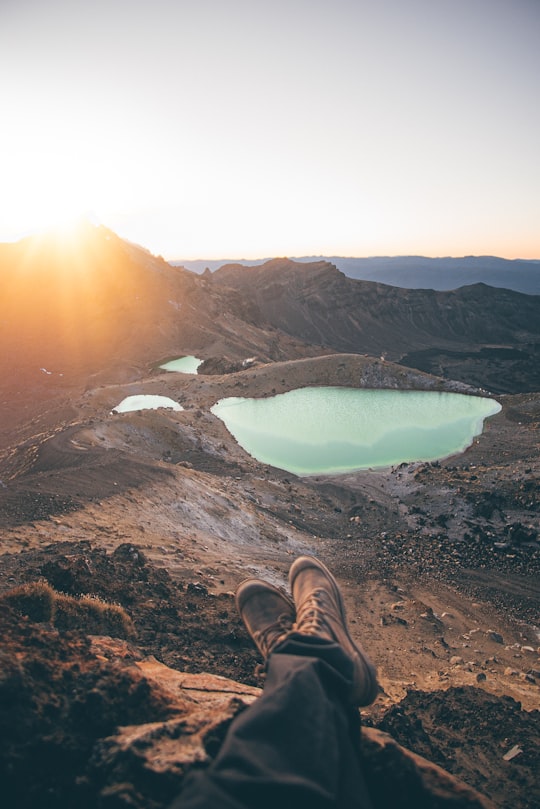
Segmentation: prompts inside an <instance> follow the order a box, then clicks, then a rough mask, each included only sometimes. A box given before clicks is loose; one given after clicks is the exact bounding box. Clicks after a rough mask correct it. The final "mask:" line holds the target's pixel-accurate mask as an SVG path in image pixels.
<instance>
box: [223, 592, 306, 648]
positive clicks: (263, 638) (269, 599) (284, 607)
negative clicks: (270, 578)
mask: <svg viewBox="0 0 540 809" xmlns="http://www.w3.org/2000/svg"><path fill="white" fill-rule="evenodd" d="M236 606H237V607H238V612H239V613H240V615H241V617H242V620H243V622H244V623H245V625H246V629H247V631H248V632H249V634H250V635H251V637H252V638H253V641H254V642H255V645H256V646H257V648H258V650H259V651H260V653H261V654H262V656H263V657H264V659H265V660H266V659H267V658H268V657H269V656H270V655H271V654H272V652H273V651H274V649H275V648H276V646H277V645H278V644H279V643H281V642H282V641H284V640H285V638H286V637H287V635H288V634H289V633H290V632H291V630H292V628H293V624H294V618H295V609H294V604H293V602H292V601H291V599H290V598H288V597H287V596H286V595H285V593H282V592H281V590H278V588H277V587H274V586H273V585H272V584H268V582H265V581H261V580H260V579H245V581H243V582H241V583H240V584H239V586H238V589H237V590H236Z"/></svg>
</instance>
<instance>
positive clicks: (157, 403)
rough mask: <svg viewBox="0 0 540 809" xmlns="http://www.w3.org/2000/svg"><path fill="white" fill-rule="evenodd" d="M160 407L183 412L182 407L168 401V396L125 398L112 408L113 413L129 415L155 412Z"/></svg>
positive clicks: (145, 394) (148, 395)
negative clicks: (146, 411)
mask: <svg viewBox="0 0 540 809" xmlns="http://www.w3.org/2000/svg"><path fill="white" fill-rule="evenodd" d="M160 407H168V408H171V409H172V410H183V409H184V408H183V407H182V405H179V404H178V402H175V401H174V399H169V397H168V396H153V395H151V394H148V393H143V394H140V395H139V396H126V398H125V399H122V401H121V402H120V404H117V405H116V407H113V411H112V412H113V413H129V412H131V411H132V410H157V409H158V408H160Z"/></svg>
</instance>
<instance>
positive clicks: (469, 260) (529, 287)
mask: <svg viewBox="0 0 540 809" xmlns="http://www.w3.org/2000/svg"><path fill="white" fill-rule="evenodd" d="M269 260H270V259H268V258H263V259H255V260H249V259H238V260H231V259H212V260H206V259H197V260H193V261H189V260H184V261H181V260H178V261H177V260H172V261H170V262H169V263H170V264H172V265H173V266H184V267H185V268H186V269H189V270H191V271H192V272H196V273H202V272H204V271H205V270H206V268H207V267H208V269H209V270H210V271H212V272H215V271H216V270H218V269H219V268H220V267H223V266H225V265H229V264H241V265H244V266H248V265H249V266H256V265H260V264H265V263H267V262H268V261H269ZM291 260H292V261H296V262H301V263H308V264H309V263H313V262H318V261H321V260H324V261H329V262H330V263H332V264H335V265H336V267H337V268H338V269H340V270H341V271H342V272H343V273H344V274H345V275H347V276H348V277H349V278H357V279H360V280H364V281H377V282H380V283H384V284H388V285H390V286H397V287H401V288H404V289H436V290H439V291H449V290H453V289H457V288H459V287H461V286H467V285H469V284H471V283H485V284H488V285H489V286H495V287H498V288H505V289H513V290H514V291H515V292H522V293H523V294H526V295H538V294H540V259H505V258H500V257H497V256H463V257H462V258H458V257H453V256H446V257H435V258H430V257H427V256H369V257H364V258H362V257H358V258H355V257H352V256H301V257H291Z"/></svg>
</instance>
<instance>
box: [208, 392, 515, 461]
mask: <svg viewBox="0 0 540 809" xmlns="http://www.w3.org/2000/svg"><path fill="white" fill-rule="evenodd" d="M500 410H501V405H500V404H499V403H498V402H496V401H495V400H494V399H487V398H481V397H478V396H466V395H464V394H458V393H439V392H434V391H397V390H359V389H357V388H331V387H322V388H319V387H317V388H314V387H313V388H298V389H296V390H292V391H289V392H288V393H282V394H278V395H277V396H272V397H270V398H266V399H243V398H237V397H232V398H227V399H221V400H220V401H219V402H217V403H216V404H215V405H214V406H213V407H212V408H211V412H212V413H213V414H214V415H216V416H218V417H219V418H220V419H221V420H222V421H223V422H224V423H225V426H226V427H227V429H228V430H229V432H230V433H231V434H232V435H233V436H234V438H235V439H236V440H237V442H238V443H239V444H240V446H242V447H243V449H245V450H246V452H248V453H249V454H250V455H252V456H253V457H254V458H256V459H257V460H258V461H261V462H262V463H266V464H270V465H271V466H276V467H278V468H279V469H285V470H286V471H288V472H293V473H294V474H296V475H313V474H339V473H344V472H350V471H354V470H359V469H376V468H381V467H389V466H395V465H396V464H400V463H403V462H413V461H434V460H438V459H440V458H446V457H448V456H449V455H454V454H456V453H459V452H463V450H465V449H466V448H467V447H468V446H470V444H471V443H472V441H473V439H474V437H475V436H477V435H479V434H480V433H481V432H482V429H483V424H484V419H486V418H488V417H489V416H492V415H494V414H495V413H498V412H499V411H500Z"/></svg>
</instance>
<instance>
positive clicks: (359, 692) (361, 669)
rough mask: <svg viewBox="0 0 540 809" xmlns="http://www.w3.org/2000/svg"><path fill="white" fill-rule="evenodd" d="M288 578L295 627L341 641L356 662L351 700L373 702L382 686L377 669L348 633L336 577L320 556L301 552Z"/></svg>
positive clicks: (361, 702)
mask: <svg viewBox="0 0 540 809" xmlns="http://www.w3.org/2000/svg"><path fill="white" fill-rule="evenodd" d="M289 582H290V585H291V590H292V594H293V597H294V601H295V604H296V627H295V629H296V631H297V632H299V633H301V634H302V635H313V636H316V637H318V638H324V639H326V640H332V641H334V642H337V643H339V644H340V646H341V648H342V649H343V651H344V652H345V653H346V654H347V655H348V657H349V658H350V659H351V660H352V662H353V664H354V674H353V685H352V687H351V692H350V695H349V698H350V702H351V704H353V705H370V704H371V703H372V702H373V701H374V699H375V698H376V696H377V693H378V690H379V689H378V685H377V673H376V670H375V668H374V666H373V665H372V663H371V661H370V660H369V658H368V656H367V655H366V653H365V652H364V650H363V649H362V648H361V647H360V646H358V645H357V644H356V643H355V642H354V641H353V639H352V638H351V636H350V635H349V631H348V629H347V618H346V615H345V605H344V603H343V598H342V595H341V592H340V590H339V587H338V584H337V582H336V580H335V579H334V577H333V576H332V574H331V573H330V571H329V570H328V568H327V567H326V566H325V565H323V563H322V562H319V560H318V559H314V558H313V557H311V556H300V557H299V558H298V559H296V560H295V562H293V564H292V567H291V570H290V572H289Z"/></svg>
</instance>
